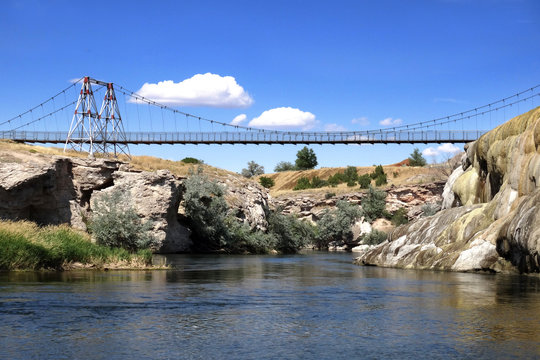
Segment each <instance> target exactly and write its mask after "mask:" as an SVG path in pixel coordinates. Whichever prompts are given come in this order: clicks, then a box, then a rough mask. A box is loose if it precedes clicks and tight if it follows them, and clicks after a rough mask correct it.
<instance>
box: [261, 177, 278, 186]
mask: <svg viewBox="0 0 540 360" xmlns="http://www.w3.org/2000/svg"><path fill="white" fill-rule="evenodd" d="M259 183H260V184H261V185H262V186H264V187H265V188H267V189H270V188H271V187H272V186H274V185H275V182H274V179H272V178H269V177H267V176H261V177H260V178H259Z"/></svg>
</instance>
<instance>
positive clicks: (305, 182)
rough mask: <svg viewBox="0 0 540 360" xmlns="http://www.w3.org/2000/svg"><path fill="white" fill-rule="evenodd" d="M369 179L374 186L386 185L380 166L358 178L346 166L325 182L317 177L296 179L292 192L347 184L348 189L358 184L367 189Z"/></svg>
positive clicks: (351, 169) (369, 182)
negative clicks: (373, 181)
mask: <svg viewBox="0 0 540 360" xmlns="http://www.w3.org/2000/svg"><path fill="white" fill-rule="evenodd" d="M371 179H373V180H375V185H376V186H382V185H386V184H387V183H388V181H387V177H386V173H385V172H384V169H383V167H382V165H378V166H376V167H375V170H374V171H373V172H372V173H370V174H364V175H362V176H358V171H357V170H356V167H354V166H348V167H347V168H346V169H345V171H343V172H337V173H335V174H333V175H330V176H329V177H328V179H326V180H322V179H321V178H319V177H318V176H314V177H313V178H311V179H309V178H308V177H305V176H304V177H301V178H300V179H298V182H297V183H296V185H295V186H294V188H293V190H306V189H318V188H321V187H325V186H331V187H337V186H338V185H339V184H343V183H345V184H347V186H348V187H353V186H356V184H357V183H358V184H359V185H360V188H361V189H367V188H369V186H370V185H371Z"/></svg>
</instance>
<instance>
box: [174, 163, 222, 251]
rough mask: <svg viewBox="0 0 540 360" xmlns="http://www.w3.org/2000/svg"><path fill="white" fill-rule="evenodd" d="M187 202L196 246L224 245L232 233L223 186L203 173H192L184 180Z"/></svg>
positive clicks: (210, 248) (205, 248)
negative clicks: (228, 221) (228, 224)
mask: <svg viewBox="0 0 540 360" xmlns="http://www.w3.org/2000/svg"><path fill="white" fill-rule="evenodd" d="M185 187H186V191H185V193H184V202H185V205H184V206H185V209H186V216H187V217H188V218H189V219H190V223H191V227H192V231H193V236H194V237H195V239H196V240H197V241H196V242H195V243H194V247H195V248H196V250H199V251H216V250H219V249H221V248H222V247H223V246H224V245H225V244H226V243H227V239H228V237H229V231H228V228H227V224H226V216H227V210H228V207H227V203H226V202H225V198H224V197H223V193H224V190H223V188H222V187H221V186H220V185H219V184H218V183H216V182H215V181H210V180H209V179H208V178H207V177H206V176H204V175H203V174H202V173H198V174H193V175H191V176H190V177H188V178H187V179H186V181H185Z"/></svg>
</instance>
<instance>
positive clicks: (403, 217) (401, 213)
mask: <svg viewBox="0 0 540 360" xmlns="http://www.w3.org/2000/svg"><path fill="white" fill-rule="evenodd" d="M390 220H391V221H392V224H394V225H395V226H399V225H403V224H406V223H408V222H409V218H408V217H407V209H405V208H403V207H402V208H399V209H398V210H396V211H395V212H394V213H393V214H392V217H391V218H390Z"/></svg>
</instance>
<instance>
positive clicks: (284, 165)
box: [274, 161, 296, 172]
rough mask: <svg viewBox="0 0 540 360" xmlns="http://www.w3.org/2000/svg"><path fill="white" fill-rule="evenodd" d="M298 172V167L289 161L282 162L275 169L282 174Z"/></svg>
mask: <svg viewBox="0 0 540 360" xmlns="http://www.w3.org/2000/svg"><path fill="white" fill-rule="evenodd" d="M292 170H296V166H295V165H294V164H293V163H291V162H288V161H280V162H278V163H277V165H276V167H275V168H274V171H275V172H281V171H292Z"/></svg>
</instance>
